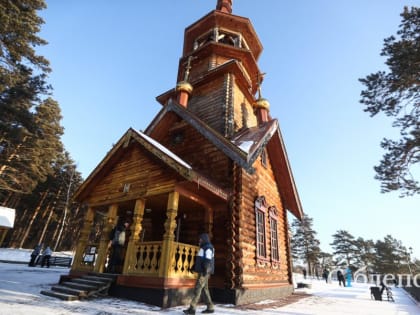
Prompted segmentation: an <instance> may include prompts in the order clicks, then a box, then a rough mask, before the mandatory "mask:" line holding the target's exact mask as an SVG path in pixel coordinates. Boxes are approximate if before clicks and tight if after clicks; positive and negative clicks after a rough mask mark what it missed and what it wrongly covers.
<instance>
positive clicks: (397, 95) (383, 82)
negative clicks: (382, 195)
mask: <svg viewBox="0 0 420 315" xmlns="http://www.w3.org/2000/svg"><path fill="white" fill-rule="evenodd" d="M401 17H402V23H401V25H400V27H399V30H398V32H397V36H391V37H389V38H386V39H385V40H384V47H383V49H382V53H381V56H385V57H387V60H386V65H387V66H388V67H389V72H388V73H387V72H385V71H379V72H376V73H373V74H370V75H368V76H367V77H366V78H364V79H360V81H361V82H362V83H363V84H364V85H365V86H366V89H365V90H364V91H362V93H361V96H362V98H361V100H360V102H361V103H362V104H364V105H365V106H366V107H365V109H364V111H366V112H368V113H370V115H371V117H373V116H375V115H377V114H378V113H381V112H382V113H384V114H385V115H387V116H390V117H394V122H393V126H394V127H397V128H399V129H400V135H401V137H400V139H399V140H391V139H384V140H383V141H382V143H381V146H382V148H384V149H385V154H384V156H383V158H382V160H381V162H380V164H379V165H378V166H376V167H375V171H376V176H375V178H376V179H378V180H380V181H381V188H382V192H389V191H400V192H401V196H409V195H414V194H419V193H420V184H419V181H418V179H416V178H415V174H413V173H412V171H414V170H415V167H418V166H419V163H420V83H419V73H420V45H419V41H420V39H419V38H420V8H416V7H412V8H411V9H409V8H407V7H405V8H404V12H403V13H402V14H401ZM417 175H418V173H417Z"/></svg>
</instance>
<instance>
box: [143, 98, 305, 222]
mask: <svg viewBox="0 0 420 315" xmlns="http://www.w3.org/2000/svg"><path fill="white" fill-rule="evenodd" d="M174 114H175V116H174ZM176 116H179V117H181V118H182V119H183V120H184V121H185V122H186V123H188V124H189V125H190V126H192V127H193V128H195V129H196V130H197V131H198V132H199V133H200V134H201V135H202V136H203V137H205V138H206V139H208V140H209V141H210V142H211V143H213V145H215V146H216V147H217V148H218V149H219V150H221V151H222V152H223V153H224V154H226V156H228V157H229V158H230V159H232V160H233V161H234V162H236V163H237V164H238V165H240V166H241V167H242V168H243V169H245V170H246V171H247V172H248V173H250V174H252V173H254V172H255V169H254V167H253V164H254V162H255V160H256V159H257V158H258V157H259V156H260V154H261V151H262V150H264V148H267V152H268V154H269V157H270V161H271V163H272V165H273V171H274V174H275V179H276V182H277V185H278V188H279V191H280V193H281V194H282V196H284V198H283V203H284V205H285V207H286V209H288V210H289V211H290V212H291V213H292V214H293V215H294V216H295V217H297V218H299V219H301V218H302V215H303V211H302V206H301V203H300V199H299V195H298V192H297V189H296V185H295V182H294V179H293V175H292V171H291V168H290V165H289V160H288V157H287V154H286V148H285V145H284V142H283V138H282V136H281V132H280V128H279V124H278V121H277V119H272V120H270V121H268V122H265V123H263V124H260V125H259V126H255V127H251V128H246V129H244V130H241V131H239V132H238V133H236V135H235V136H234V137H233V138H232V140H231V141H229V140H228V139H226V138H225V137H223V136H222V135H221V134H219V133H218V132H217V131H215V130H213V129H212V128H211V127H209V126H208V125H207V124H205V123H204V122H203V121H202V120H201V119H200V118H198V117H197V116H196V115H195V114H193V113H192V112H190V111H188V109H186V108H185V107H183V106H181V105H179V104H177V103H176V102H175V101H173V100H172V99H169V101H168V103H167V105H166V106H164V107H163V108H162V109H161V111H160V112H159V113H158V115H157V116H156V117H155V119H154V120H153V121H152V122H151V123H150V125H149V126H148V127H147V129H146V131H145V133H146V134H148V135H152V134H153V135H157V134H159V133H160V132H166V131H167V126H168V125H171V123H173V122H174V119H175V117H176Z"/></svg>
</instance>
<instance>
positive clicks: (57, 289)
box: [51, 285, 89, 298]
mask: <svg viewBox="0 0 420 315" xmlns="http://www.w3.org/2000/svg"><path fill="white" fill-rule="evenodd" d="M51 291H55V292H60V293H65V294H70V295H76V296H78V297H79V298H85V297H87V296H88V293H89V292H88V291H86V290H79V289H74V288H70V287H68V286H64V285H53V286H52V287H51Z"/></svg>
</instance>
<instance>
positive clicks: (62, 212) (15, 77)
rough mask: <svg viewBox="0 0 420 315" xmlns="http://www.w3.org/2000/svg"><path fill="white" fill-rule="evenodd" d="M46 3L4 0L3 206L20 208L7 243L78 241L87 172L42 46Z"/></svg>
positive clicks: (67, 244)
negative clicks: (72, 143) (69, 139)
mask: <svg viewBox="0 0 420 315" xmlns="http://www.w3.org/2000/svg"><path fill="white" fill-rule="evenodd" d="M44 8H45V3H44V1H39V0H25V1H2V2H1V4H0V20H1V23H0V205H1V206H4V207H8V208H13V209H15V210H16V219H15V224H14V228H13V229H11V230H10V231H9V232H8V234H7V236H6V238H5V241H4V243H3V246H7V247H18V248H33V247H34V246H35V245H36V244H41V243H43V244H44V245H45V246H47V245H49V246H51V248H53V250H54V251H55V250H70V249H72V248H73V247H74V246H75V239H77V237H78V234H79V230H80V226H81V224H80V223H81V221H82V220H83V209H82V208H81V207H80V205H77V204H74V203H73V202H72V200H71V196H72V195H73V192H74V191H75V190H76V189H77V187H78V186H79V185H80V184H81V182H82V180H83V179H82V177H81V174H80V173H79V172H78V171H77V167H76V165H75V163H74V161H73V160H72V158H71V156H70V154H69V152H67V151H66V150H65V148H64V145H63V143H62V141H61V136H62V135H63V133H64V128H63V127H62V125H61V119H62V117H61V110H60V106H59V104H58V103H57V101H55V100H54V99H53V98H51V94H52V86H50V85H49V84H48V74H49V73H50V72H51V68H50V65H49V61H48V60H47V59H45V58H44V57H43V56H40V55H37V53H36V47H38V46H42V45H46V44H47V42H46V41H45V40H43V39H42V38H40V37H39V36H38V35H37V33H38V32H39V31H40V27H41V25H42V24H43V23H44V21H43V20H42V18H40V17H39V15H38V12H39V10H42V9H44Z"/></svg>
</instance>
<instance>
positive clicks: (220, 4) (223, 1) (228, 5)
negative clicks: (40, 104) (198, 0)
mask: <svg viewBox="0 0 420 315" xmlns="http://www.w3.org/2000/svg"><path fill="white" fill-rule="evenodd" d="M216 10H219V11H222V12H225V13H232V0H217V6H216Z"/></svg>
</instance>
